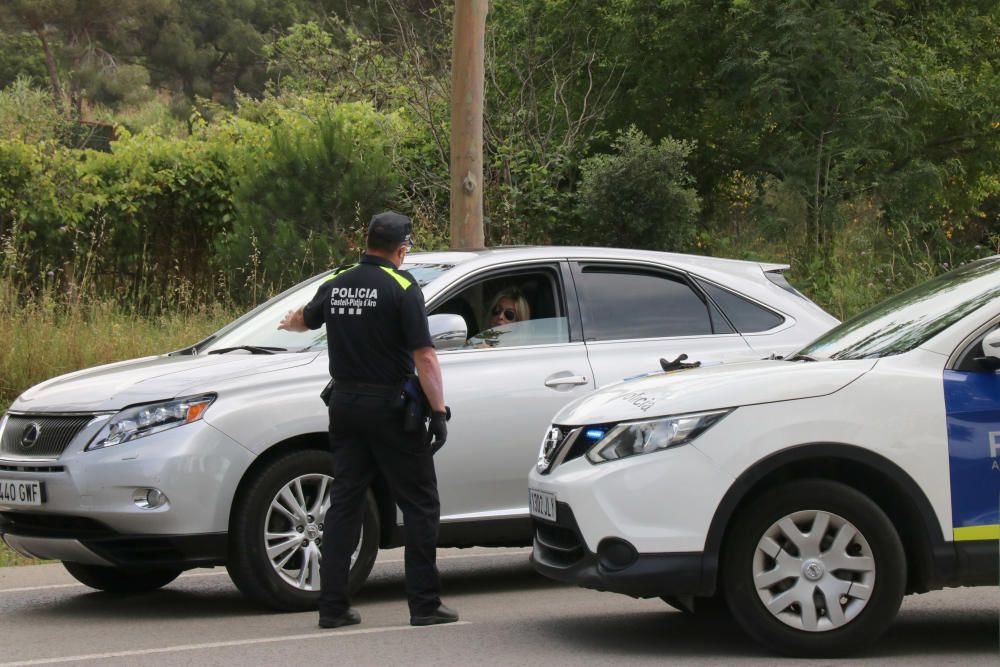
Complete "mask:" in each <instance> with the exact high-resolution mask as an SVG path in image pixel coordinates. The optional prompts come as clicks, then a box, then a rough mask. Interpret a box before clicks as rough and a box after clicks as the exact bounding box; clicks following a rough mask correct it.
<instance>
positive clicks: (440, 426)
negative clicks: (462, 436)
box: [427, 412, 448, 454]
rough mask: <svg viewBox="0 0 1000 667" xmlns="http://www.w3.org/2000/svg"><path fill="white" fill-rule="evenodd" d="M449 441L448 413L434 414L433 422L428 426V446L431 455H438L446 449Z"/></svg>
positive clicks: (432, 415) (432, 414) (432, 416)
mask: <svg viewBox="0 0 1000 667" xmlns="http://www.w3.org/2000/svg"><path fill="white" fill-rule="evenodd" d="M447 439H448V413H447V412H432V413H431V421H430V423H428V424H427V444H428V445H430V448H431V453H432V454H436V453H437V450H439V449H441V448H442V447H444V443H445V441H446V440H447Z"/></svg>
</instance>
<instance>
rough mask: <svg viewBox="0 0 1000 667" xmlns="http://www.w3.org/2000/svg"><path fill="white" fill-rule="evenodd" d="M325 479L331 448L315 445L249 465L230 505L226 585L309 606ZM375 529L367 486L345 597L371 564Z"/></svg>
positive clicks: (278, 603)
mask: <svg viewBox="0 0 1000 667" xmlns="http://www.w3.org/2000/svg"><path fill="white" fill-rule="evenodd" d="M332 481H333V456H332V454H331V453H330V452H329V451H322V450H315V449H308V450H299V451H291V452H287V453H285V454H283V455H281V456H277V457H274V458H271V459H269V460H268V459H265V460H264V461H262V463H261V465H260V466H259V467H257V468H256V469H255V470H253V471H251V473H250V475H249V476H248V478H247V480H246V483H245V485H244V486H243V487H242V488H241V490H240V492H239V493H238V494H237V497H236V501H235V503H234V505H233V510H232V516H231V518H230V529H229V557H228V558H227V560H226V569H227V570H228V571H229V575H230V577H232V579H233V583H235V584H236V586H237V588H239V589H240V591H242V592H243V593H244V594H245V595H247V596H248V597H250V598H253V599H254V600H257V601H258V602H260V603H262V604H264V605H267V606H268V607H271V608H272V609H279V610H282V611H305V610H308V609H315V608H316V606H317V604H318V603H319V594H320V560H321V558H320V554H321V553H322V547H323V527H324V523H325V520H326V512H327V509H328V508H329V506H330V490H331V488H332V486H333V484H332ZM380 535H381V527H380V522H379V514H378V506H377V504H376V502H375V496H374V495H373V494H372V492H371V491H370V490H369V491H368V493H367V496H366V498H365V507H364V509H363V511H362V523H361V534H360V539H359V540H358V546H357V547H356V548H355V550H354V553H353V554H352V556H351V569H350V574H349V575H348V586H349V590H350V594H351V595H353V594H355V593H357V592H358V590H360V588H361V586H362V584H364V582H365V579H367V578H368V574H369V573H370V572H371V570H372V566H373V565H374V564H375V556H376V555H377V554H378V546H379V536H380Z"/></svg>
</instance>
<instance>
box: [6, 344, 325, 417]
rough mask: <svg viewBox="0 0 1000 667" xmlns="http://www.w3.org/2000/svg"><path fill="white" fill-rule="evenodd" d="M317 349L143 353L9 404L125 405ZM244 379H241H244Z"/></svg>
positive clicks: (30, 408) (225, 380) (234, 380)
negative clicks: (262, 351) (150, 354)
mask: <svg viewBox="0 0 1000 667" xmlns="http://www.w3.org/2000/svg"><path fill="white" fill-rule="evenodd" d="M319 354H321V353H319V352H299V353H281V354H273V355H271V354H267V355H264V354H260V355H251V354H247V353H242V352H229V353H227V354H206V355H175V356H166V355H163V356H156V357H144V358H142V359H132V360H129V361H122V362H119V363H115V364H108V365H106V366H97V367H95V368H88V369H85V370H82V371H76V372H74V373H68V374H66V375H60V376H59V377H55V378H52V379H51V380H47V381H45V382H43V383H41V384H38V385H35V386H34V387H32V388H31V389H29V390H28V391H26V392H24V393H23V394H21V396H20V397H18V399H17V400H16V401H15V402H14V403H13V404H12V405H11V406H10V409H11V410H16V411H26V412H105V411H111V410H119V409H121V408H123V407H125V406H127V405H134V404H137V403H148V402H152V401H160V400H167V399H171V398H175V397H178V396H189V395H191V394H196V393H202V392H211V391H217V390H218V389H219V388H220V386H223V385H225V386H227V387H231V386H232V385H233V384H239V383H241V382H242V383H247V382H254V383H259V382H261V380H260V379H259V377H258V376H260V375H261V374H263V373H274V372H277V371H281V370H284V369H288V368H295V367H298V366H303V365H305V364H308V363H310V362H311V361H312V360H313V359H315V358H316V357H317V356H318V355H319ZM241 379H242V380H241Z"/></svg>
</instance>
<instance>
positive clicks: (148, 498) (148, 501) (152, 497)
mask: <svg viewBox="0 0 1000 667" xmlns="http://www.w3.org/2000/svg"><path fill="white" fill-rule="evenodd" d="M132 502H134V503H135V505H136V507H140V508H142V509H144V510H155V509H156V508H157V507H163V506H164V505H166V504H167V496H166V494H165V493H163V491H160V490H159V489H136V490H135V493H133V494H132Z"/></svg>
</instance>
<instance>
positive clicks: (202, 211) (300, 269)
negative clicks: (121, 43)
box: [0, 100, 408, 312]
mask: <svg viewBox="0 0 1000 667" xmlns="http://www.w3.org/2000/svg"><path fill="white" fill-rule="evenodd" d="M257 111H258V116H257V118H256V119H255V120H254V121H251V120H248V119H247V118H245V117H242V116H240V115H236V116H234V115H232V114H227V113H224V112H221V113H218V114H217V117H216V119H215V120H214V121H213V122H212V123H211V124H210V123H207V122H206V121H204V120H203V119H201V117H200V116H197V115H196V116H195V117H193V119H192V121H191V125H192V127H193V128H194V131H193V133H192V134H191V135H190V136H188V137H186V138H183V139H178V138H176V137H173V136H170V135H169V133H168V134H166V135H164V134H163V133H161V132H159V131H158V129H157V128H152V129H151V130H150V131H145V132H140V133H138V134H135V135H132V134H130V133H129V132H128V131H127V130H125V129H124V128H120V129H119V134H120V137H119V139H118V141H115V142H113V143H112V145H111V151H110V152H108V153H102V152H96V151H90V150H75V149H71V148H67V147H65V146H63V145H60V144H59V143H58V142H56V141H54V140H52V141H47V142H39V143H34V144H29V143H25V142H23V141H19V140H0V249H2V254H0V275H2V276H5V277H7V278H8V279H9V280H10V281H12V282H14V283H16V284H17V285H18V290H19V291H21V292H22V293H29V292H37V291H39V290H41V289H42V288H43V287H45V286H49V287H51V286H55V287H56V288H57V289H62V290H64V291H66V292H72V293H75V294H84V293H87V294H90V293H93V294H98V295H113V296H114V297H116V298H119V299H121V300H123V302H125V303H128V304H130V305H131V306H133V307H136V308H138V309H140V310H142V311H144V312H146V311H150V310H152V311H158V310H160V309H162V307H164V306H165V305H174V304H176V303H177V302H178V301H181V302H184V301H190V300H192V299H194V300H195V301H196V302H210V301H213V300H215V299H216V298H218V297H222V298H224V299H225V300H227V301H229V300H233V299H235V300H237V301H239V302H241V303H246V302H248V301H254V302H255V301H257V300H259V299H260V298H261V297H262V296H266V295H267V294H269V293H271V292H273V291H274V290H277V289H280V288H282V287H284V286H287V285H288V284H290V283H293V282H296V281H298V280H300V279H301V278H302V276H303V275H305V274H308V273H311V272H316V271H319V270H321V269H323V268H325V267H328V266H330V265H331V264H333V263H335V262H338V261H340V260H341V258H343V257H344V256H345V254H347V253H348V252H349V250H351V248H352V246H353V245H355V244H356V243H357V236H358V233H357V231H358V229H359V228H360V227H361V226H362V225H363V223H364V221H366V220H367V219H368V217H369V216H370V215H371V214H372V213H374V212H376V211H377V210H380V209H382V208H385V207H387V206H390V205H391V201H390V198H391V197H392V195H393V194H394V193H395V192H396V189H395V188H396V183H397V182H398V177H397V175H396V174H397V168H398V165H396V164H394V163H393V159H392V156H393V155H395V154H396V153H397V151H396V149H395V145H396V143H397V142H400V141H403V138H405V137H406V136H408V135H407V132H408V130H407V128H406V126H405V125H404V124H403V123H402V121H400V120H399V119H398V118H397V117H395V116H394V115H393V114H384V113H379V112H376V111H375V110H373V109H372V108H371V107H370V106H368V105H364V104H342V105H335V104H330V103H328V102H324V101H319V102H310V101H308V100H306V101H304V102H303V103H302V104H301V105H300V106H299V107H298V108H294V109H289V108H283V107H280V106H274V105H271V106H267V105H260V108H259V109H258V110H257Z"/></svg>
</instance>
